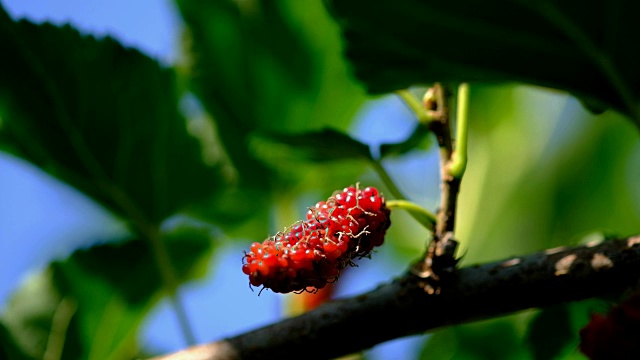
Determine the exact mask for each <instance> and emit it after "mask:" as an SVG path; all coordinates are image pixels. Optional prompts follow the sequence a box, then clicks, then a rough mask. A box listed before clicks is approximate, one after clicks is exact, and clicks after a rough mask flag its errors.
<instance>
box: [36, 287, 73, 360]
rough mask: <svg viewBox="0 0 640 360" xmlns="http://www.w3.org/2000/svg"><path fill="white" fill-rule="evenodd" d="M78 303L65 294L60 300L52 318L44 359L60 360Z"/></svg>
mask: <svg viewBox="0 0 640 360" xmlns="http://www.w3.org/2000/svg"><path fill="white" fill-rule="evenodd" d="M77 309H78V304H77V302H76V301H75V300H73V299H72V298H71V297H70V296H65V297H64V298H62V300H60V303H58V306H57V307H56V310H55V311H54V313H53V319H52V320H51V330H49V337H48V338H47V345H46V347H45V351H44V354H43V355H42V358H43V360H60V359H62V351H63V350H64V344H65V341H66V338H67V332H68V330H69V324H70V323H71V318H73V315H74V314H75V313H76V310H77Z"/></svg>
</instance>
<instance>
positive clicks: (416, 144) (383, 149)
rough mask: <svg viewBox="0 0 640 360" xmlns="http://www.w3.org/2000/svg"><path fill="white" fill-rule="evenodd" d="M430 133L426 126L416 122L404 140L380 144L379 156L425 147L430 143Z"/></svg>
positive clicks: (403, 152) (393, 154) (401, 153)
mask: <svg viewBox="0 0 640 360" xmlns="http://www.w3.org/2000/svg"><path fill="white" fill-rule="evenodd" d="M430 133H431V132H430V131H429V128H428V127H427V126H425V125H423V124H416V127H415V129H414V130H413V132H412V133H411V135H409V137H407V138H406V139H405V140H403V141H400V142H397V143H389V144H382V145H380V158H386V157H389V156H397V155H403V154H406V153H408V152H409V151H411V150H415V149H427V148H428V147H429V146H430V145H431V137H430V136H429V134H430Z"/></svg>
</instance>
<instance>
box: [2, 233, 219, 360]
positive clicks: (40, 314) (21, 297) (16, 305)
mask: <svg viewBox="0 0 640 360" xmlns="http://www.w3.org/2000/svg"><path fill="white" fill-rule="evenodd" d="M211 235H212V234H211V229H210V228H208V227H206V226H193V225H185V224H180V225H178V226H175V227H174V228H173V229H171V231H169V232H168V233H166V234H165V235H164V242H165V246H166V247H167V251H168V253H169V254H170V258H171V261H172V264H173V266H174V267H175V268H176V269H177V276H178V280H179V281H181V282H184V281H187V280H190V279H193V278H195V277H199V276H202V275H204V270H205V269H206V263H207V262H208V259H209V257H210V255H211V253H212V250H213V248H212V238H211ZM159 274H160V269H159V268H158V265H157V264H156V262H155V260H154V257H153V251H152V249H151V246H150V245H149V243H148V242H147V241H143V240H140V239H133V240H130V241H126V242H121V243H116V244H107V245H99V246H94V247H92V248H89V249H86V250H79V251H77V252H75V253H74V254H73V255H72V256H71V257H69V258H68V259H66V260H64V261H58V262H55V263H53V264H52V265H51V266H50V267H49V269H48V270H47V272H46V273H44V274H42V275H41V276H39V277H38V278H36V279H37V281H36V282H32V283H27V284H26V285H27V286H25V287H23V288H22V289H21V290H20V291H19V292H17V293H16V294H14V296H13V299H12V300H11V302H10V304H9V306H8V307H7V308H6V311H5V313H4V314H3V320H5V321H6V323H7V324H8V325H9V326H10V329H15V330H14V335H15V336H16V337H18V338H19V339H20V340H21V344H22V346H23V349H31V350H29V351H30V355H32V356H33V357H34V358H42V354H43V353H44V347H45V346H44V345H46V344H47V341H49V340H48V339H49V338H50V337H52V336H60V334H58V333H57V332H56V331H53V327H54V326H55V324H56V320H55V319H57V318H56V316H58V318H60V315H59V314H60V312H61V310H60V309H61V308H62V309H64V308H63V307H61V304H64V301H67V302H68V304H71V305H69V306H68V307H69V308H70V310H68V311H67V313H68V315H67V317H68V319H67V323H68V326H64V327H63V328H62V330H63V332H62V337H61V339H62V341H63V345H64V346H63V349H64V353H63V354H62V355H63V356H62V358H64V359H73V358H77V359H96V360H97V359H126V358H133V357H135V356H136V355H138V353H139V349H138V345H137V342H136V339H137V332H138V329H139V328H140V325H141V323H142V321H143V319H144V318H145V316H146V315H147V314H148V312H149V310H151V308H152V306H153V305H154V304H155V303H156V302H157V301H158V300H159V299H160V298H161V296H163V295H164V288H165V287H164V285H163V281H162V279H161V277H160V275H159ZM57 314H58V315H57ZM58 321H59V320H58Z"/></svg>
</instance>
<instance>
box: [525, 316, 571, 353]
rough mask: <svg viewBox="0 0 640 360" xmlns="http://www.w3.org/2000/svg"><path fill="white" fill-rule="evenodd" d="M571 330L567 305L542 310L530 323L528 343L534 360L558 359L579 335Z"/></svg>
mask: <svg viewBox="0 0 640 360" xmlns="http://www.w3.org/2000/svg"><path fill="white" fill-rule="evenodd" d="M573 330H574V329H572V328H571V324H570V319H569V309H568V306H567V305H565V304H561V305H556V306H551V307H549V308H546V309H543V310H541V311H540V312H539V313H538V314H537V315H536V317H535V318H534V319H533V320H532V321H531V323H529V331H528V334H527V338H526V340H527V342H528V343H529V345H530V347H531V353H532V354H533V358H534V359H557V358H558V356H559V355H560V353H561V352H562V350H563V349H564V348H565V347H566V346H567V345H568V344H569V343H571V342H572V341H573V340H574V339H575V338H576V336H577V333H575V332H574V331H573Z"/></svg>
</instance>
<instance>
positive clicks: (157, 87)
mask: <svg viewBox="0 0 640 360" xmlns="http://www.w3.org/2000/svg"><path fill="white" fill-rule="evenodd" d="M0 37H2V38H3V41H2V42H1V43H0V53H2V61H3V66H2V69H0V113H1V114H2V127H1V128H0V142H1V143H3V144H4V145H5V148H7V149H9V150H11V151H13V152H15V153H16V154H18V155H20V156H22V157H24V158H26V159H27V160H29V161H31V162H33V163H35V164H36V165H38V166H40V167H41V168H43V169H44V170H46V171H48V172H49V173H51V174H53V175H54V176H57V177H58V178H60V179H62V180H63V181H66V182H67V183H69V184H71V185H73V186H75V187H76V188H78V189H80V190H81V191H83V192H84V193H86V194H88V195H90V196H91V197H93V199H95V200H97V201H99V202H101V203H102V204H104V205H106V206H107V207H109V208H110V209H111V210H112V211H115V212H116V213H117V214H119V215H120V216H123V217H125V218H128V219H130V220H132V221H134V222H137V223H141V222H147V223H159V222H160V221H161V220H162V219H164V218H166V217H167V216H169V215H170V214H172V213H174V212H176V211H179V210H181V209H182V208H183V207H184V206H187V205H189V204H190V203H192V202H194V201H198V200H200V199H203V198H205V197H206V196H208V195H210V194H211V193H212V192H213V191H214V190H215V189H216V188H217V187H219V186H220V184H221V182H222V181H221V177H220V175H219V174H218V173H217V172H216V171H215V170H214V169H213V168H211V167H208V166H206V165H205V164H204V163H203V161H202V159H201V149H200V146H199V144H198V142H197V140H196V139H195V138H193V137H192V136H190V135H189V134H188V133H187V129H186V123H185V120H184V119H183V117H182V116H181V115H180V114H179V112H178V105H177V104H178V93H177V89H176V76H175V74H174V72H173V71H172V70H170V69H165V68H162V67H161V66H160V65H159V64H158V63H156V62H155V61H154V60H152V59H150V58H148V57H147V56H145V55H143V54H141V53H140V52H138V51H136V50H132V49H127V48H124V47H122V46H121V45H120V44H118V43H117V42H116V41H114V40H113V39H111V38H105V39H96V38H94V37H92V36H83V35H81V34H80V33H78V31H76V30H75V29H73V28H71V27H70V26H63V27H56V26H53V25H50V24H42V25H34V24H32V23H29V22H27V21H24V20H23V21H20V22H13V21H12V20H11V19H10V18H9V17H8V15H7V14H6V13H5V12H4V10H2V9H1V8H0Z"/></svg>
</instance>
